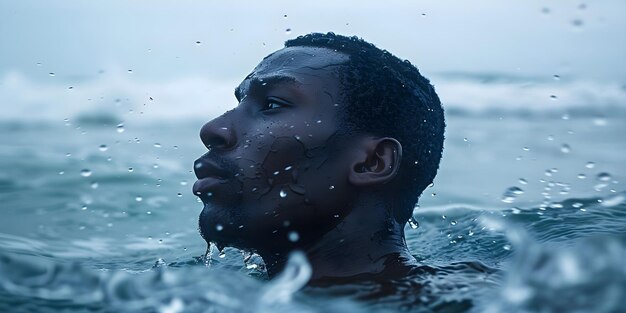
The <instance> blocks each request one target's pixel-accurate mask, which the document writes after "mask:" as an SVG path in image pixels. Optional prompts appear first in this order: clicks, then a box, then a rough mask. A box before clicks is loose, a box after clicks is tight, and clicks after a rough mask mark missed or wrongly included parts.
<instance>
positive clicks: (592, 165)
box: [585, 162, 596, 168]
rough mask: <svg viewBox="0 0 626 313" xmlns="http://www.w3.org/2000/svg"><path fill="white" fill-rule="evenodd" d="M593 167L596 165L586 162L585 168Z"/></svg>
mask: <svg viewBox="0 0 626 313" xmlns="http://www.w3.org/2000/svg"><path fill="white" fill-rule="evenodd" d="M595 166H596V164H595V163H593V162H587V164H585V167H586V168H594V167H595Z"/></svg>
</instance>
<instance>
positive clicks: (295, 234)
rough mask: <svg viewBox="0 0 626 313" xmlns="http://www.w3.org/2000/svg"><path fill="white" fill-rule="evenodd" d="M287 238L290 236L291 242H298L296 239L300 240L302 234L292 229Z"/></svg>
mask: <svg viewBox="0 0 626 313" xmlns="http://www.w3.org/2000/svg"><path fill="white" fill-rule="evenodd" d="M287 238H288V239H289V241H291V242H296V241H298V240H300V235H298V233H297V232H295V231H290V232H289V233H288V234H287Z"/></svg>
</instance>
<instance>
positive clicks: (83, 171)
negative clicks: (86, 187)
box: [80, 168, 91, 177]
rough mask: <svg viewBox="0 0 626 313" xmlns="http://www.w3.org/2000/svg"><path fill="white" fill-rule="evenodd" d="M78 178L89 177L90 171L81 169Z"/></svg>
mask: <svg viewBox="0 0 626 313" xmlns="http://www.w3.org/2000/svg"><path fill="white" fill-rule="evenodd" d="M80 176H82V177H89V176H91V171H90V170H89V169H86V168H85V169H82V170H81V171H80Z"/></svg>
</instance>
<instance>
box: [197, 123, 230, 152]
mask: <svg viewBox="0 0 626 313" xmlns="http://www.w3.org/2000/svg"><path fill="white" fill-rule="evenodd" d="M200 139H201V140H202V143H204V145H205V146H206V147H207V148H208V149H220V150H228V149H230V148H232V147H234V146H235V145H236V144H237V136H236V135H235V130H234V129H233V128H232V124H231V123H228V122H227V120H226V118H225V116H224V115H222V116H220V117H218V118H216V119H214V120H212V121H210V122H208V123H206V124H204V126H202V128H201V129H200Z"/></svg>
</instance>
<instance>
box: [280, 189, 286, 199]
mask: <svg viewBox="0 0 626 313" xmlns="http://www.w3.org/2000/svg"><path fill="white" fill-rule="evenodd" d="M279 195H280V197H281V198H284V197H286V196H287V192H286V191H284V190H281V191H280V193H279Z"/></svg>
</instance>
